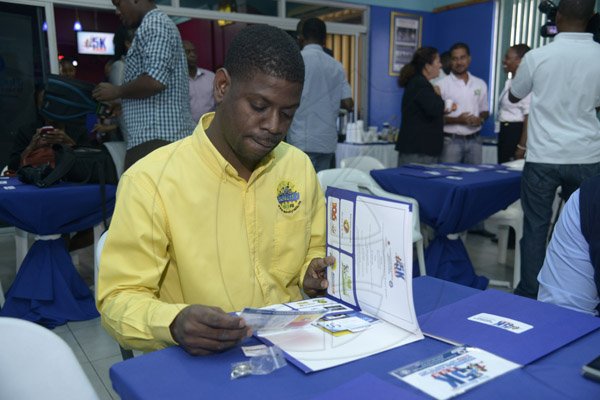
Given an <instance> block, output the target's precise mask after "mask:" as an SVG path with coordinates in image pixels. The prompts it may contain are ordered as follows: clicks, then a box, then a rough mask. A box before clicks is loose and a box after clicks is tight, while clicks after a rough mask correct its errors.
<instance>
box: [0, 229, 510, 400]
mask: <svg viewBox="0 0 600 400" xmlns="http://www.w3.org/2000/svg"><path fill="white" fill-rule="evenodd" d="M13 232H14V231H13V230H12V229H11V228H0V281H1V282H2V286H3V287H4V290H5V291H6V290H8V288H9V287H10V284H11V283H12V281H13V279H14V277H15V246H14V240H13ZM467 250H468V251H469V254H470V256H471V260H472V261H473V264H474V265H475V269H476V272H477V273H478V274H479V275H485V276H487V277H488V278H490V279H496V280H508V281H510V280H512V267H510V268H509V267H506V266H503V265H499V264H498V263H497V262H496V254H497V246H496V245H495V244H494V243H492V242H491V241H490V240H489V239H486V238H483V237H481V236H476V235H469V236H468V237H467ZM513 257H514V252H513V251H512V250H509V252H508V257H507V259H508V263H509V264H511V265H512V262H513ZM79 264H80V267H79V269H80V272H81V273H82V275H83V276H84V278H85V279H86V280H89V279H90V278H89V277H91V276H93V274H92V269H91V268H92V252H91V249H87V250H83V251H81V252H79ZM500 289H501V288H500ZM54 332H55V333H56V334H57V335H59V336H60V337H61V338H63V339H64V340H65V341H66V342H67V343H68V344H69V346H71V349H73V352H74V353H75V356H76V357H77V359H78V360H79V362H80V363H81V365H82V367H83V369H84V371H85V372H86V374H87V376H88V378H89V379H90V381H91V383H92V385H93V386H94V388H95V389H96V392H97V393H98V395H99V397H100V398H101V399H118V398H119V396H118V395H117V394H116V393H115V392H114V391H113V390H112V385H111V382H110V378H109V375H108V371H109V369H110V367H111V366H112V365H113V364H114V363H116V362H118V361H121V355H120V352H119V347H118V345H117V343H116V342H115V341H114V340H113V339H112V338H111V337H110V336H109V335H108V334H107V333H106V332H105V331H104V329H103V328H102V327H101V325H100V321H99V319H94V320H91V321H83V322H71V323H68V324H67V325H64V326H60V327H58V328H56V329H54Z"/></svg>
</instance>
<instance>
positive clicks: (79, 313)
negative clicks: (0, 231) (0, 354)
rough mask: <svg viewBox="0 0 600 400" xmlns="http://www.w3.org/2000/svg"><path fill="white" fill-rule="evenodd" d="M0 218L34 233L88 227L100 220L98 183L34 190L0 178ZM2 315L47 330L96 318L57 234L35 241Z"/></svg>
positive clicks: (109, 195)
mask: <svg viewBox="0 0 600 400" xmlns="http://www.w3.org/2000/svg"><path fill="white" fill-rule="evenodd" d="M0 183H1V184H0V220H3V221H6V222H8V223H10V224H13V225H14V226H16V227H17V228H19V229H22V230H24V231H27V232H30V233H34V234H37V235H54V234H62V233H70V232H76V231H80V230H84V229H87V228H90V227H92V226H94V225H96V224H98V223H99V222H101V221H102V218H103V213H102V197H101V193H100V186H99V185H76V184H69V183H61V184H58V185H55V186H52V187H50V188H46V189H39V188H37V187H35V186H33V185H26V184H23V183H21V182H20V181H19V180H18V179H16V178H10V179H8V180H6V179H0ZM105 189H106V216H107V217H108V216H110V215H111V214H112V211H113V208H114V205H115V192H116V186H113V185H106V187H105ZM0 315H1V316H5V317H16V318H22V319H27V320H29V321H33V322H37V323H39V324H42V325H44V326H47V327H49V328H53V327H55V326H58V325H62V324H64V323H66V322H68V321H79V320H86V319H91V318H96V317H97V316H98V311H97V310H96V307H95V304H94V297H93V295H92V293H91V291H90V290H89V288H88V287H87V286H86V284H85V283H84V282H83V280H82V279H81V277H80V276H79V274H78V273H77V271H76V270H75V267H74V265H73V263H72V261H71V257H70V255H69V253H68V251H67V249H66V246H65V243H64V240H63V239H62V238H56V239H50V240H36V241H35V242H34V243H33V245H32V246H31V248H30V249H29V252H28V253H27V256H26V257H25V259H24V260H23V263H22V265H21V268H20V269H19V272H18V274H17V276H16V278H15V281H14V282H13V284H12V286H11V288H10V289H9V290H8V292H7V294H6V303H5V304H4V307H3V308H2V310H1V311H0Z"/></svg>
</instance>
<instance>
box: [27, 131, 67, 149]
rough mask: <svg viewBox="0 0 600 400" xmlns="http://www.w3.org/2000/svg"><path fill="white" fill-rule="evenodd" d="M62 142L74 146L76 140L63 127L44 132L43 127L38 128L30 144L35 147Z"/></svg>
mask: <svg viewBox="0 0 600 400" xmlns="http://www.w3.org/2000/svg"><path fill="white" fill-rule="evenodd" d="M57 143H62V144H65V145H68V146H74V145H75V142H74V141H73V139H71V137H70V136H69V135H67V134H66V133H65V131H63V130H62V129H53V130H51V131H45V132H42V130H41V129H37V130H36V133H35V135H33V137H32V138H31V143H30V146H32V145H33V147H34V148H37V147H40V146H45V145H52V144H57Z"/></svg>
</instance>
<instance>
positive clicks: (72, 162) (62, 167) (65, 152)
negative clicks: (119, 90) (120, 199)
mask: <svg viewBox="0 0 600 400" xmlns="http://www.w3.org/2000/svg"><path fill="white" fill-rule="evenodd" d="M52 150H53V151H54V162H55V166H54V168H52V166H51V165H50V163H47V164H43V165H40V166H36V167H33V166H30V165H27V166H24V167H21V168H19V170H18V171H17V176H18V177H19V180H20V181H22V182H24V183H29V184H33V185H36V186H37V187H40V188H47V187H49V186H51V185H53V184H54V183H56V182H58V181H61V180H62V181H65V182H73V183H82V184H83V183H98V184H100V195H101V197H102V219H103V220H104V226H105V227H108V224H107V215H106V187H105V185H106V184H109V185H111V184H117V182H118V180H119V178H118V176H117V170H116V168H115V163H114V162H113V159H112V157H111V155H110V153H109V152H108V150H107V149H106V147H104V146H100V147H98V148H95V147H74V148H73V147H70V146H68V145H64V144H53V145H52Z"/></svg>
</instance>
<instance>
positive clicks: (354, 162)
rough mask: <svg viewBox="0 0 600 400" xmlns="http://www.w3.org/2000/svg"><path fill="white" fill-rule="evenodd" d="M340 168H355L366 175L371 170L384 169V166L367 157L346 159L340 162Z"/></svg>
mask: <svg viewBox="0 0 600 400" xmlns="http://www.w3.org/2000/svg"><path fill="white" fill-rule="evenodd" d="M340 167H342V168H356V169H359V170H361V171H363V172H366V173H367V174H368V173H369V172H371V170H373V169H384V168H385V165H383V164H382V163H381V161H379V160H378V159H376V158H373V157H369V156H358V157H348V158H344V159H343V160H342V161H340Z"/></svg>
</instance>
